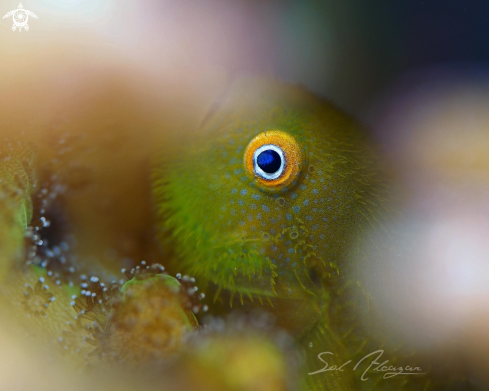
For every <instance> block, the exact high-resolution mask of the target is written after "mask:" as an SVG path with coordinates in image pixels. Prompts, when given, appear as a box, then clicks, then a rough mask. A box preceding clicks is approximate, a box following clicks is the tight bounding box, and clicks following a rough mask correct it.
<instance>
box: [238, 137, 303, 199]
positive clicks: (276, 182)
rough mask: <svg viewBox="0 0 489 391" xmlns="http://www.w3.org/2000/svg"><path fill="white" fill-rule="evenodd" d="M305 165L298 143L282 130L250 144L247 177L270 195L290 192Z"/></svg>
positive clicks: (247, 158)
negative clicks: (285, 191)
mask: <svg viewBox="0 0 489 391" xmlns="http://www.w3.org/2000/svg"><path fill="white" fill-rule="evenodd" d="M303 161H304V154H303V152H302V148H301V147H300V145H299V143H298V142H297V141H296V140H295V138H294V137H293V136H291V135H290V134H288V133H285V132H282V131H279V130H272V131H267V132H263V133H260V134H259V135H258V136H256V137H255V138H253V140H251V141H250V143H249V144H248V146H247V147H246V150H245V154H244V166H245V170H246V173H247V175H248V177H250V178H251V179H252V180H253V181H254V182H255V183H256V184H258V185H259V187H260V188H262V189H263V190H267V191H281V190H284V189H287V188H290V186H292V185H293V184H294V182H295V181H296V180H297V178H298V177H299V174H300V172H301V170H302V167H303V165H304V162H303Z"/></svg>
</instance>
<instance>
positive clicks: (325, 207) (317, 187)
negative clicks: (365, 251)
mask: <svg viewBox="0 0 489 391" xmlns="http://www.w3.org/2000/svg"><path fill="white" fill-rule="evenodd" d="M154 178H155V181H154V183H155V186H154V195H155V199H156V205H157V212H158V216H159V221H160V222H161V224H160V228H161V238H162V241H163V242H164V243H168V245H169V246H172V247H173V248H174V249H175V254H176V257H175V264H176V266H175V267H177V268H179V270H183V271H184V272H186V273H190V274H192V275H195V276H196V278H197V279H199V280H200V281H208V282H209V283H211V284H212V285H213V286H215V287H216V298H217V301H219V300H222V298H226V300H229V301H230V303H231V304H233V303H236V302H237V303H238V304H239V303H242V304H244V305H245V306H247V305H248V306H249V305H251V306H253V305H260V303H261V302H269V303H270V304H271V305H272V308H273V309H272V311H274V312H275V314H276V315H277V317H278V319H279V323H280V324H281V325H284V326H285V327H286V328H288V329H289V330H291V331H292V332H293V333H294V334H295V335H296V337H297V339H298V341H300V343H301V344H302V346H303V349H304V351H305V354H306V357H307V361H308V364H307V366H308V369H310V370H309V372H313V370H312V369H320V368H319V366H320V364H322V363H321V362H320V361H319V360H318V359H317V354H318V353H320V352H322V351H328V349H330V351H332V352H335V357H334V358H331V361H329V362H330V364H331V363H333V364H338V366H339V365H340V363H344V362H346V361H347V360H348V359H350V358H351V357H350V356H351V355H352V354H353V353H352V352H356V354H358V352H360V351H362V346H365V345H366V337H365V336H356V337H355V336H354V337H351V338H350V342H349V341H348V340H347V339H345V338H342V335H343V334H345V335H346V334H347V333H348V331H349V330H348V329H349V328H355V327H357V323H358V319H354V320H351V319H350V320H349V321H345V320H344V318H345V313H349V312H351V306H352V305H351V303H350V302H349V300H350V296H349V295H348V292H349V290H350V287H351V286H356V287H357V285H356V282H355V281H354V280H353V279H352V276H351V274H350V269H351V265H349V260H351V259H352V257H350V256H349V254H351V253H352V252H358V251H361V240H360V237H361V236H362V234H364V233H365V232H366V231H368V230H369V229H371V228H373V227H377V226H378V225H379V221H381V220H382V216H383V214H384V213H386V206H385V198H386V194H387V186H386V177H385V174H384V173H383V170H382V169H381V166H380V164H379V162H378V159H377V157H376V153H375V151H374V149H373V148H372V147H371V145H370V143H369V141H368V139H367V137H366V133H365V132H364V130H363V129H362V127H361V126H359V124H358V123H357V122H356V121H354V120H353V119H351V118H350V117H349V116H347V115H345V114H343V113H342V112H341V111H339V110H338V109H336V108H335V107H333V105H331V104H330V103H328V102H325V101H324V100H322V99H320V98H318V97H316V96H315V95H313V94H311V93H310V92H308V91H306V90H305V89H303V88H301V87H297V86H289V85H285V84H283V83H279V82H270V81H263V80H250V79H242V80H241V81H238V82H237V83H236V84H235V85H234V87H233V88H232V89H231V92H230V93H229V94H228V95H227V96H226V97H225V98H223V100H222V101H221V102H220V104H219V106H218V107H217V109H216V110H215V112H214V114H211V115H210V116H209V118H208V119H207V121H206V123H205V124H204V125H203V127H202V128H201V129H200V130H199V131H198V132H196V133H194V134H192V135H191V137H190V138H189V140H188V141H187V142H186V143H185V144H184V148H181V149H179V150H178V151H177V152H176V153H175V155H174V156H172V157H171V158H168V157H167V158H166V159H165V162H164V163H163V164H162V165H161V166H160V167H159V168H158V169H157V170H156V171H155V174H154ZM250 303H253V304H250ZM352 322H357V323H352ZM353 334H355V333H353ZM322 375H324V374H322ZM354 383H355V381H354V380H353V377H352V376H351V374H345V373H342V372H336V373H328V376H323V377H321V378H320V377H314V376H309V377H307V378H306V380H305V384H304V389H308V390H314V391H316V390H326V389H339V390H349V389H354V387H355V385H354Z"/></svg>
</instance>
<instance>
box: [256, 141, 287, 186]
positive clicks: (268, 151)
mask: <svg viewBox="0 0 489 391" xmlns="http://www.w3.org/2000/svg"><path fill="white" fill-rule="evenodd" d="M253 166H254V167H253V168H254V170H255V173H256V174H257V175H259V176H261V177H262V178H263V179H268V180H273V179H277V178H278V177H279V176H280V174H281V173H282V172H283V170H284V168H285V157H284V151H282V150H281V149H280V148H279V147H277V146H276V145H272V144H267V145H264V146H262V147H260V148H258V149H257V150H256V151H255V153H254V154H253Z"/></svg>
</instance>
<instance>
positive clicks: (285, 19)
mask: <svg viewBox="0 0 489 391" xmlns="http://www.w3.org/2000/svg"><path fill="white" fill-rule="evenodd" d="M23 6H24V8H25V9H27V10H29V11H32V12H33V13H34V14H36V15H37V16H38V19H35V18H33V17H30V18H29V26H30V29H29V31H24V30H23V31H21V32H19V31H18V30H17V31H12V24H13V22H12V17H7V18H4V19H0V73H1V74H0V102H1V103H2V107H1V108H0V113H1V115H2V120H3V121H4V122H3V123H2V124H14V125H15V126H20V125H21V126H24V125H25V126H27V124H28V123H32V121H34V123H36V124H37V123H41V124H42V126H41V127H43V129H44V128H46V129H50V130H49V131H50V132H51V131H52V132H55V131H56V129H60V128H62V129H65V130H66V129H68V130H69V129H71V132H73V131H74V132H75V133H76V132H78V130H73V129H75V128H76V127H71V128H70V126H71V125H66V123H68V124H69V123H70V122H69V121H74V122H75V123H82V121H81V122H80V121H78V120H79V118H82V117H84V116H85V114H86V113H87V112H91V111H90V110H92V106H94V105H95V104H94V103H93V102H94V101H96V102H101V103H100V105H99V107H98V108H99V109H100V110H101V111H104V113H106V112H107V110H105V109H104V107H105V106H104V104H107V102H109V101H111V102H116V103H115V106H111V107H112V109H111V110H112V111H111V112H113V113H115V114H113V116H114V117H117V116H119V114H118V113H122V112H124V113H125V116H126V117H127V116H128V117H129V119H127V118H126V117H121V118H122V119H121V121H125V122H126V123H128V122H131V121H132V120H131V118H132V119H134V117H133V115H134V116H136V117H137V118H136V119H135V120H134V125H131V126H133V127H130V128H128V129H127V131H125V133H124V132H122V134H123V135H124V137H125V138H123V139H122V141H120V143H119V144H117V145H118V146H117V148H119V149H118V151H119V155H113V152H114V150H115V149H114V148H115V147H114V145H113V144H111V143H112V141H110V140H111V133H110V132H109V133H107V134H106V136H102V135H101V134H102V133H103V132H98V131H97V130H96V129H99V128H97V126H99V125H100V124H101V123H102V122H103V121H101V122H97V126H93V127H92V124H91V122H90V120H88V122H87V123H85V125H84V129H85V130H86V129H92V128H93V129H94V130H93V132H92V133H90V131H89V130H88V140H89V141H87V144H94V145H102V146H104V145H106V146H107V148H108V149H110V153H109V152H107V154H106V155H104V153H103V147H101V148H102V153H101V154H99V156H101V158H100V159H99V160H98V161H97V162H95V163H94V160H93V159H92V158H91V157H90V155H89V152H87V154H88V155H87V156H88V157H84V156H85V155H83V154H82V156H81V157H79V158H77V159H78V160H79V161H77V163H76V164H75V165H74V166H73V167H72V168H73V171H71V172H70V173H69V175H68V174H67V175H68V176H69V177H70V178H75V182H76V183H78V184H79V183H82V185H83V184H84V182H86V181H90V180H93V178H98V181H99V182H100V183H103V184H104V185H102V186H99V187H97V188H96V189H95V190H93V189H92V190H93V192H92V193H88V192H83V191H82V190H83V189H81V190H79V192H78V193H76V192H75V193H76V194H73V195H72V196H71V198H69V197H68V198H67V199H65V201H64V202H65V207H66V209H67V210H68V211H70V212H69V213H71V215H70V221H71V225H72V226H73V227H74V228H73V229H74V231H77V230H78V232H77V237H78V241H79V243H83V244H85V245H84V246H80V245H79V246H78V248H79V251H81V252H82V253H83V252H84V251H85V254H84V255H87V256H93V255H94V254H96V256H99V257H105V258H107V259H109V258H111V259H112V258H114V259H115V258H116V257H115V256H114V255H113V254H114V252H117V254H118V255H120V254H122V255H124V256H125V255H127V256H133V257H134V258H137V257H138V256H139V255H138V254H139V253H138V251H139V250H138V246H140V245H141V244H140V243H132V242H131V238H134V237H142V236H144V235H145V231H144V227H146V226H147V225H148V224H147V223H148V221H150V219H151V217H150V211H149V209H148V206H147V204H148V197H147V194H148V192H147V191H146V190H144V191H136V192H135V191H134V188H136V187H137V188H138V189H141V188H144V189H146V188H145V186H147V187H148V186H149V185H148V184H147V183H146V182H141V177H142V175H143V174H142V173H143V172H145V170H146V169H147V168H148V167H149V162H148V161H147V160H145V158H144V156H146V155H148V154H150V153H151V152H154V143H153V142H152V140H154V137H156V136H155V134H156V133H158V129H160V128H159V127H158V126H161V125H162V124H164V125H165V126H166V127H167V129H171V130H169V131H168V133H172V134H178V133H181V132H185V129H191V128H194V127H195V126H196V125H197V124H198V123H199V121H200V119H201V118H202V116H203V115H204V113H205V112H206V111H207V109H208V107H209V106H210V105H211V102H212V100H214V99H216V98H217V97H218V96H219V95H220V94H221V93H222V91H224V89H225V88H226V86H227V85H229V83H230V82H231V81H232V80H233V79H235V78H236V77H238V76H240V75H242V74H256V75H265V76H269V77H275V78H278V79H281V80H284V81H288V82H291V83H295V84H301V85H305V86H306V87H307V88H308V89H310V90H312V91H314V92H316V93H317V94H319V95H321V96H323V97H325V98H327V99H329V100H331V101H332V102H334V103H335V104H336V105H337V106H339V107H340V108H342V109H343V110H345V111H346V112H348V113H350V114H351V115H353V116H354V117H356V118H358V119H359V120H360V121H362V122H363V123H365V124H366V125H367V127H368V131H369V132H370V133H371V136H372V137H373V138H374V139H375V140H376V142H377V143H378V144H379V145H380V148H381V150H382V151H383V153H384V154H385V156H386V159H387V161H388V164H389V165H390V166H391V167H392V171H393V173H394V177H395V178H396V179H395V180H396V183H398V186H397V190H396V191H397V192H398V194H399V199H400V200H401V205H400V206H398V212H399V213H397V214H396V217H395V219H393V220H392V221H390V222H389V223H388V224H389V228H392V229H393V230H394V231H396V232H401V234H400V237H402V239H399V237H396V238H390V237H389V238H382V237H381V238H380V239H379V240H381V241H386V240H387V241H389V240H392V241H393V243H394V245H395V246H397V247H398V248H399V246H400V247H402V246H404V247H405V248H406V251H405V256H404V257H403V258H402V259H398V258H396V257H395V256H391V255H390V254H389V253H388V252H385V253H382V251H381V253H380V254H379V253H375V252H374V255H373V257H374V258H376V261H372V262H371V263H368V262H367V263H365V262H363V263H362V262H359V264H360V265H367V266H366V267H365V268H362V267H363V266H360V268H359V270H358V272H359V276H360V277H359V278H360V279H363V280H364V283H365V284H366V285H367V286H368V287H369V289H370V290H371V291H372V292H373V296H374V299H376V300H377V301H378V303H380V305H381V308H382V310H383V311H385V313H386V314H389V316H392V317H393V318H397V319H398V321H399V323H401V324H404V326H405V327H404V328H403V329H402V328H401V329H402V330H401V331H400V332H401V334H403V335H404V337H405V338H408V339H409V341H410V342H411V343H413V344H414V345H415V346H417V347H418V348H421V349H424V348H426V349H435V350H436V349H441V350H442V351H448V352H452V351H456V352H457V354H459V355H460V354H461V355H462V356H463V357H465V362H466V363H468V364H467V365H468V366H469V368H470V371H469V372H471V375H472V376H474V379H476V380H475V381H476V382H481V383H484V382H487V381H488V379H487V374H486V371H485V369H484V368H487V366H488V365H489V359H488V357H489V332H488V331H487V330H488V328H487V327H486V326H487V322H489V246H488V244H487V235H488V233H489V208H488V207H487V200H488V199H489V197H488V196H489V158H488V157H487V156H488V153H487V151H489V23H488V21H489V2H488V1H483V0H479V1H476V0H474V1H470V2H467V1H461V0H423V1H418V0H402V1H395V2H393V1H387V0H369V1H361V0H342V1H334V0H323V1H311V0H308V1H306V0H280V1H279V0H234V1H225V0H200V1H196V0H179V1H175V0H158V1H157V0H142V1H124V2H120V1H119V2H116V1H115V0H56V1H55V0H44V1H43V0H26V1H24V2H23ZM17 8H18V0H15V1H12V0H2V1H1V2H0V14H1V15H2V16H3V15H5V14H6V13H7V12H9V11H11V10H14V9H17ZM121 83H122V84H124V85H125V87H124V88H120V87H119V85H120V84H121ZM94 97H97V98H96V99H94ZM124 97H129V98H127V99H126V98H124ZM127 108H133V109H134V110H136V111H137V112H138V113H139V114H133V113H132V112H128V111H127ZM73 113H77V114H73ZM58 117H61V118H62V121H61V123H63V124H65V125H62V126H61V125H59V124H60V120H59V118H58ZM85 117H86V116H85ZM141 117H143V118H144V119H145V121H147V122H146V123H147V124H151V126H148V127H147V128H146V129H145V130H144V131H143V133H141V129H137V126H138V125H137V124H139V123H140V120H141ZM6 118H7V119H8V120H6ZM93 118H96V117H93ZM9 121H10V122H9ZM36 121H37V122H36ZM63 121H64V122H63ZM77 121H78V122H77ZM110 123H111V124H113V123H112V122H110ZM19 124H20V125H19ZM15 126H14V127H15ZM63 126H64V128H63ZM100 126H102V127H103V126H105V125H103V124H102V125H100ZM111 126H112V125H111ZM113 126H116V125H113ZM2 129H3V131H6V130H5V129H6V127H5V126H4V128H2ZM76 129H78V128H76ZM152 129H153V130H152ZM182 129H183V130H182ZM135 132H137V134H138V135H139V138H140V139H139V140H138V142H137V144H135V145H136V147H135V148H126V147H124V146H125V145H126V146H127V145H129V144H130V145H131V147H134V144H132V141H131V136H130V135H131V134H136V133H135ZM144 132H146V133H144ZM60 134H61V133H60ZM118 134H120V133H118ZM91 137H92V138H91ZM103 137H107V140H105V139H104V138H103ZM145 137H146V139H147V140H148V141H145ZM109 139H110V140H109ZM90 140H91V141H90ZM104 140H105V141H104ZM121 145H122V146H121ZM44 151H45V152H44V153H45V154H46V156H48V155H49V151H51V149H50V147H49V143H46V144H45V147H44ZM116 156H119V158H121V157H123V159H116V158H115V157H116ZM121 162H122V163H121ZM134 162H138V164H136V165H135V164H133V163H134ZM140 162H141V164H139V163H140ZM111 164H112V165H111ZM67 166H68V165H67ZM81 166H83V167H86V166H88V167H89V169H88V171H86V170H85V171H83V170H82V171H80V170H79V168H80V167H81ZM97 167H98V168H97ZM107 167H111V169H107ZM77 170H78V171H77ZM102 172H108V174H106V175H105V176H104V175H103V174H101V173H102ZM74 173H75V174H74ZM99 174H100V175H99ZM77 175H78V176H77ZM87 177H88V178H89V179H87ZM135 184H136V185H137V186H136V185H135ZM82 185H80V186H81V188H83V186H82ZM104 186H105V187H104ZM75 187H76V186H75ZM148 188H149V187H148ZM148 191H149V190H148ZM121 192H123V193H124V194H126V197H125V200H126V201H124V200H119V198H120V197H118V195H119V194H120V193H121ZM90 194H91V195H90ZM101 194H103V195H104V197H105V198H104V197H101ZM101 199H102V200H103V202H101V201H100V200H101ZM87 200H88V201H87ZM90 200H92V201H93V202H91V201H90ZM138 200H139V201H138ZM141 200H144V202H143V201H141ZM112 201H114V202H112ZM116 202H121V203H122V204H117V203H116ZM124 202H125V203H124ZM137 202H140V203H141V205H140V207H139V208H133V205H135V204H137ZM94 204H96V205H97V208H94V207H93V205H94ZM74 205H76V207H75V206H74ZM114 205H116V206H114ZM145 205H146V206H145ZM110 206H112V208H113V210H114V211H118V210H119V211H120V210H121V209H123V210H125V211H126V213H125V214H124V216H123V218H124V221H125V224H124V222H122V220H121V219H122V217H121V216H118V219H119V220H117V219H116V222H115V223H114V215H115V214H118V213H116V212H110ZM131 208H132V209H131ZM136 210H137V212H136ZM101 211H102V212H104V213H106V215H105V214H104V213H101ZM95 214H96V215H97V219H98V221H99V222H101V223H100V224H101V225H100V227H99V228H96V229H95V228H94V227H93V224H92V221H93V220H91V219H92V218H93V217H94V215H95ZM118 215H119V214H118ZM105 216H106V217H105ZM104 219H105V220H104ZM129 225H130V227H131V228H130V229H128V228H127V227H128V226H129ZM387 231H389V229H388V230H387ZM100 232H112V233H113V234H112V236H111V238H108V237H107V235H109V234H107V235H106V234H103V235H101V234H100ZM104 235H105V236H104ZM121 238H126V239H127V240H126V239H125V240H124V241H123V242H124V243H125V244H124V246H125V247H124V248H117V243H120V242H121ZM399 241H401V242H399ZM107 243H109V244H107ZM111 246H112V247H111ZM394 258H395V260H394ZM119 259H120V258H117V260H119ZM379 260H380V261H379ZM107 262H109V261H107ZM114 262H115V265H114V270H118V268H119V267H120V265H119V263H118V261H117V262H116V261H114ZM393 287H394V288H393ZM460 352H462V353H460Z"/></svg>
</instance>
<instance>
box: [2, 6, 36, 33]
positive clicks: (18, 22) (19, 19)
mask: <svg viewBox="0 0 489 391" xmlns="http://www.w3.org/2000/svg"><path fill="white" fill-rule="evenodd" d="M9 16H12V19H13V21H14V24H13V25H12V31H15V30H16V29H19V31H22V29H25V31H29V25H28V24H27V21H28V20H29V16H32V17H33V18H36V19H37V16H36V15H35V14H34V13H33V12H31V11H27V10H25V9H24V6H23V5H22V3H20V4H19V8H17V9H16V10H13V11H10V12H8V13H7V14H6V15H5V16H4V17H3V18H4V19H5V18H8V17H9Z"/></svg>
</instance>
